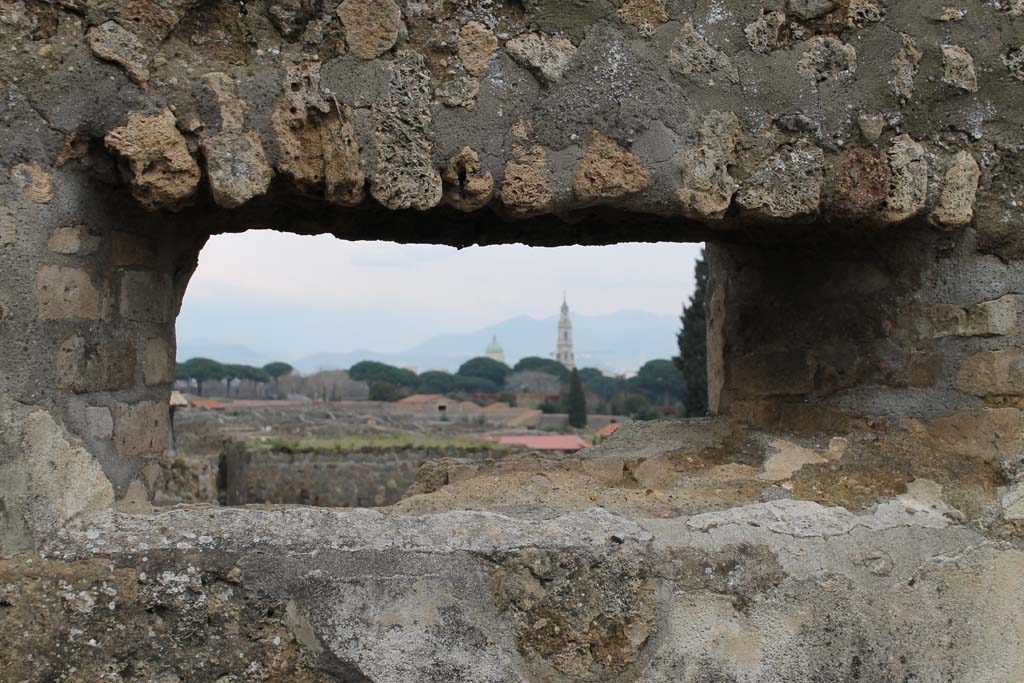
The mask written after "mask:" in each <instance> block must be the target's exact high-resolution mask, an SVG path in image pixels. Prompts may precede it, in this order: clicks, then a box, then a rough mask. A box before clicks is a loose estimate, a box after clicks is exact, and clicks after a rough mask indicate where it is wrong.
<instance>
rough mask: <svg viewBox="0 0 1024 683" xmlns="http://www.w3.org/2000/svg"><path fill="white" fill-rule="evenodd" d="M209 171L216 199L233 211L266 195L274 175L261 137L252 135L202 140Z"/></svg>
mask: <svg viewBox="0 0 1024 683" xmlns="http://www.w3.org/2000/svg"><path fill="white" fill-rule="evenodd" d="M202 148H203V155H204V156H205V157H206V172H207V175H208V176H209V178H210V191H211V192H212V193H213V200H214V201H215V202H217V204H219V205H220V206H223V207H227V208H229V209H233V208H235V207H238V206H241V205H242V204H244V203H246V202H247V201H249V200H250V199H252V198H253V197H258V196H259V195H262V194H264V193H266V191H267V188H269V187H270V181H271V179H272V178H273V175H274V172H273V171H272V170H271V168H270V164H268V163H267V157H266V155H265V154H264V153H263V145H262V144H261V143H260V136H259V135H258V134H256V133H254V132H252V131H249V132H245V133H242V132H234V131H229V132H224V133H220V134H219V135H214V136H211V137H209V138H206V139H205V140H203V143H202Z"/></svg>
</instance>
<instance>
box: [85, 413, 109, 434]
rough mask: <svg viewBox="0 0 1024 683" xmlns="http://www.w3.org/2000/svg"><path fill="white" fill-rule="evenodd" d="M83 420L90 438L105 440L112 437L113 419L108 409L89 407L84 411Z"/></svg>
mask: <svg viewBox="0 0 1024 683" xmlns="http://www.w3.org/2000/svg"><path fill="white" fill-rule="evenodd" d="M85 419H86V423H87V425H88V433H89V436H90V437H91V438H93V439H99V440H106V439H110V438H112V437H113V436H114V417H113V415H112V414H111V412H110V408H106V407H104V406H89V407H88V408H86V409H85Z"/></svg>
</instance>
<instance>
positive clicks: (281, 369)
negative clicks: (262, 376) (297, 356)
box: [263, 360, 295, 382]
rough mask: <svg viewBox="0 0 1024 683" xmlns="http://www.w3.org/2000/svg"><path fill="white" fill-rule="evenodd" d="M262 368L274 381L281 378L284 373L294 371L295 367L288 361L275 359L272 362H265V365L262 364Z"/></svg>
mask: <svg viewBox="0 0 1024 683" xmlns="http://www.w3.org/2000/svg"><path fill="white" fill-rule="evenodd" d="M263 370H264V372H266V373H267V374H268V375H270V377H272V378H273V380H274V381H275V382H276V381H277V380H279V379H281V378H282V377H284V376H285V375H288V374H290V373H292V372H294V371H295V368H293V367H292V366H291V365H289V364H288V363H285V362H284V361H279V360H277V361H274V362H273V363H267V364H266V365H264V366H263Z"/></svg>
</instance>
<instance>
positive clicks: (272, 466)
mask: <svg viewBox="0 0 1024 683" xmlns="http://www.w3.org/2000/svg"><path fill="white" fill-rule="evenodd" d="M508 452H509V451H508V449H505V450H501V449H487V448H481V447H476V448H456V447H451V448H371V447H367V448H359V449H353V450H329V451H317V450H309V451H289V452H284V451H260V450H253V449H247V448H244V447H240V446H237V445H236V446H234V447H231V448H228V449H226V450H225V451H224V453H223V454H222V455H221V468H222V469H221V471H222V476H223V481H222V483H221V486H222V487H223V493H222V495H223V499H224V501H223V502H224V503H225V504H227V505H247V504H252V503H281V504H287V503H290V504H299V505H319V506H323V507H380V506H384V505H393V504H394V503H397V502H398V501H399V500H400V499H401V498H402V497H403V496H404V495H405V494H406V492H407V491H408V490H409V487H411V486H412V485H413V484H414V483H415V481H416V472H417V470H419V468H420V466H421V465H423V464H424V463H426V462H429V461H433V460H440V459H443V458H451V459H454V460H457V461H465V462H480V461H482V460H488V459H495V458H501V457H504V456H505V455H507V454H508Z"/></svg>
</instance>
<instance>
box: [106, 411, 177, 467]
mask: <svg viewBox="0 0 1024 683" xmlns="http://www.w3.org/2000/svg"><path fill="white" fill-rule="evenodd" d="M167 445H168V434H167V402H166V401H142V402H140V403H118V404H117V405H116V406H115V408H114V447H115V448H116V449H117V452H118V453H120V454H121V455H125V456H147V457H154V456H158V455H160V454H161V453H162V452H163V451H164V450H166V449H167Z"/></svg>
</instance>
